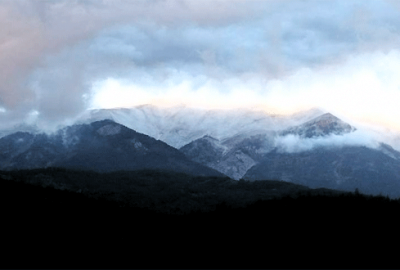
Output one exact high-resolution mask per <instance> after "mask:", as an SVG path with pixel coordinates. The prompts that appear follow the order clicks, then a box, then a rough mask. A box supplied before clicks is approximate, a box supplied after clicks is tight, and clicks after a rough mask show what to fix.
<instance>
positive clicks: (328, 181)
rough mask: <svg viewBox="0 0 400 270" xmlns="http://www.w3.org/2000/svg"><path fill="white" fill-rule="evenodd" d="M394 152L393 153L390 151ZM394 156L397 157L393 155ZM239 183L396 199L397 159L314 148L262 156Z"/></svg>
mask: <svg viewBox="0 0 400 270" xmlns="http://www.w3.org/2000/svg"><path fill="white" fill-rule="evenodd" d="M393 151H395V150H393ZM394 154H396V155H397V156H399V155H400V153H399V152H397V151H396V153H394ZM243 179H246V180H250V181H255V180H264V179H273V180H282V181H287V182H291V183H296V184H303V185H307V186H308V187H311V188H320V187H324V188H333V189H339V190H348V191H354V189H355V188H358V189H359V190H360V192H363V193H366V194H373V195H378V194H379V193H382V194H384V195H389V196H392V197H399V196H400V159H399V158H393V157H390V156H388V155H387V154H385V153H383V152H382V151H380V150H377V149H371V148H367V147H363V146H343V147H336V148H326V147H318V148H315V149H313V150H310V151H304V152H300V153H279V152H277V151H276V150H274V151H272V152H270V153H268V154H266V155H265V156H264V157H263V159H262V160H261V161H260V162H259V163H258V164H257V165H255V166H253V167H252V168H250V169H249V170H248V171H247V173H246V174H245V175H244V177H243Z"/></svg>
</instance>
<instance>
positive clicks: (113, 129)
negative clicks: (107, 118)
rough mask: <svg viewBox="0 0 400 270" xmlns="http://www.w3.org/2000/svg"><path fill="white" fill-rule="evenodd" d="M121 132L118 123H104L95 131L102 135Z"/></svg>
mask: <svg viewBox="0 0 400 270" xmlns="http://www.w3.org/2000/svg"><path fill="white" fill-rule="evenodd" d="M120 132H121V126H119V125H111V124H110V125H106V126H104V127H101V128H99V129H98V130H97V133H98V134H100V135H102V136H110V135H115V134H118V133H120Z"/></svg>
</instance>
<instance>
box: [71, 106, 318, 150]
mask: <svg viewBox="0 0 400 270" xmlns="http://www.w3.org/2000/svg"><path fill="white" fill-rule="evenodd" d="M322 113H323V112H322V111H320V110H316V109H314V110H310V111H306V112H301V113H297V114H294V115H290V116H275V115H268V114H266V113H264V112H262V111H253V110H246V109H241V110H206V109H196V108H189V107H185V106H177V107H171V108H159V107H155V106H152V105H142V106H137V107H133V108H130V109H125V108H124V109H101V110H91V111H87V113H85V114H84V115H83V116H82V117H81V118H80V119H79V122H78V123H90V122H93V121H96V120H101V119H111V120H113V121H115V122H117V123H120V124H123V125H125V126H127V127H129V128H131V129H134V130H136V131H137V132H140V133H144V134H147V135H149V136H151V137H154V138H156V139H158V140H162V141H164V142H166V143H167V144H169V145H171V146H173V147H175V148H180V147H182V146H184V145H186V144H188V143H190V142H191V141H194V140H196V139H199V138H201V137H203V136H205V135H209V136H211V137H213V138H216V139H218V140H225V139H227V138H230V137H232V136H235V135H240V134H251V133H254V132H256V133H262V132H264V131H270V130H282V129H285V128H288V127H291V126H293V125H297V124H301V123H304V122H305V121H308V120H310V119H312V118H314V117H316V116H318V115H321V114H322Z"/></svg>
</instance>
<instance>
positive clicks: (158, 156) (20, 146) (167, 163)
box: [0, 120, 225, 176]
mask: <svg viewBox="0 0 400 270" xmlns="http://www.w3.org/2000/svg"><path fill="white" fill-rule="evenodd" d="M0 153H1V155H0V168H1V169H3V170H13V169H32V168H46V167H50V166H52V167H63V168H74V169H85V170H94V171H98V172H111V171H118V170H140V169H163V170H170V171H177V172H184V173H188V174H193V175H204V176H225V175H223V174H221V173H219V172H217V171H215V170H213V169H210V168H208V167H205V166H203V165H200V164H197V163H195V162H193V161H190V160H189V159H188V158H186V157H185V155H184V154H182V153H181V152H180V151H178V150H177V149H175V148H173V147H171V146H169V145H167V144H166V143H164V142H162V141H159V140H156V139H154V138H151V137H149V136H147V135H144V134H140V133H137V132H136V131H134V130H131V129H129V128H127V127H125V126H123V125H120V124H117V123H115V122H113V121H112V120H102V121H97V122H93V123H91V124H84V125H73V126H70V127H66V128H64V129H61V130H59V131H57V132H56V133H55V134H52V135H47V134H36V135H33V134H29V133H22V132H18V133H14V134H11V135H8V136H5V137H3V138H0Z"/></svg>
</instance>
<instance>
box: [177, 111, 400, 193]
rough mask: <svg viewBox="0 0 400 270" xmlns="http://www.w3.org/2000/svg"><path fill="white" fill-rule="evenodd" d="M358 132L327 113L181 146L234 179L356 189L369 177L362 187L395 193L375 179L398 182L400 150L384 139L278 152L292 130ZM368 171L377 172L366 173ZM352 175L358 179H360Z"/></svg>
mask: <svg viewBox="0 0 400 270" xmlns="http://www.w3.org/2000/svg"><path fill="white" fill-rule="evenodd" d="M355 131H356V128H355V127H352V126H351V125H349V124H347V123H345V122H343V121H342V120H340V119H339V118H337V117H335V116H333V115H332V114H330V113H326V114H322V115H320V116H317V117H315V118H314V119H311V120H309V121H306V122H305V123H303V124H300V125H297V126H294V127H291V128H287V129H284V130H282V131H269V132H261V133H256V132H253V133H251V132H249V133H247V134H246V133H240V134H238V135H235V136H232V137H229V138H226V139H224V140H218V139H216V138H212V137H209V136H205V137H202V138H199V139H197V140H194V141H193V142H191V143H189V144H187V145H185V146H183V147H181V148H180V151H182V152H183V153H184V154H185V155H186V156H187V157H188V158H190V159H192V160H194V161H196V162H199V163H201V164H203V165H206V166H208V167H210V168H214V169H216V170H218V171H220V172H222V173H224V174H226V175H228V176H229V177H231V178H233V179H236V180H239V179H241V178H243V179H246V180H251V181H254V180H263V179H278V180H283V181H290V182H294V183H299V184H303V185H310V186H313V187H320V186H321V187H328V188H337V189H346V190H351V191H354V188H356V187H361V186H362V185H360V186H359V184H358V182H360V181H364V180H363V179H366V180H365V181H367V182H366V183H369V184H368V185H366V186H365V185H364V186H363V188H362V189H363V190H365V191H368V192H373V189H375V188H377V189H378V190H379V189H380V190H382V192H391V191H390V190H389V189H385V188H383V186H382V187H381V188H378V187H377V186H379V185H384V184H383V183H386V182H384V181H383V180H382V182H381V183H378V182H377V180H376V179H377V178H376V177H386V179H387V181H389V182H390V183H391V184H390V185H396V181H398V180H397V179H398V174H399V173H400V165H399V161H400V152H398V151H396V150H395V149H393V148H392V147H391V146H389V145H387V144H384V143H382V144H381V145H380V148H379V149H370V148H366V147H359V146H351V147H350V146H343V147H336V148H330V149H328V148H323V147H320V148H316V149H314V150H312V151H303V152H300V153H282V152H279V151H281V150H282V149H279V150H278V148H277V139H279V138H281V137H284V136H287V135H290V134H294V135H298V136H299V137H300V140H305V141H307V140H309V139H310V138H314V137H321V138H323V137H327V136H330V135H339V136H340V135H345V134H348V133H351V132H355ZM328 145H329V144H328ZM359 155H362V157H359ZM362 160H363V161H365V164H363V163H362V162H361V161H362ZM383 161H385V162H384V163H382V162H383ZM340 164H342V165H343V164H346V168H345V169H343V168H342V167H340V166H342V165H340ZM371 164H375V165H371ZM385 164H386V165H385ZM335 166H336V167H335ZM337 166H339V167H337ZM343 166H344V165H343ZM385 166H389V168H387V167H385ZM346 170H349V175H342V174H341V173H342V172H346ZM368 171H376V173H371V174H365V172H368ZM374 177H375V178H374ZM372 178H373V179H375V180H373V179H372ZM351 179H353V180H354V179H356V180H354V181H356V182H354V181H353V180H351ZM371 179H372V180H371ZM351 181H353V182H351ZM357 181H358V182H357ZM385 181H386V180H385ZM367 186H368V187H367ZM382 188H383V189H382Z"/></svg>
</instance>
